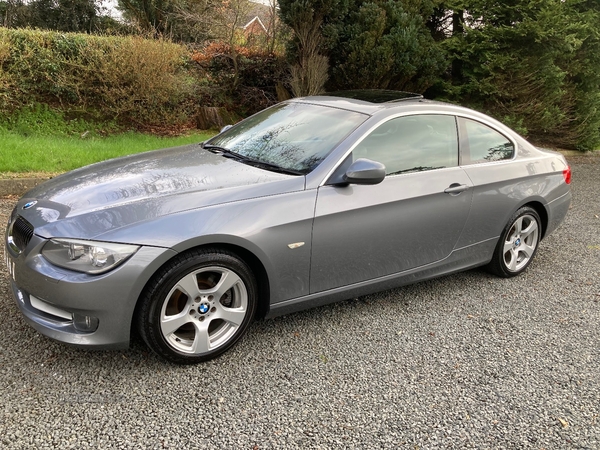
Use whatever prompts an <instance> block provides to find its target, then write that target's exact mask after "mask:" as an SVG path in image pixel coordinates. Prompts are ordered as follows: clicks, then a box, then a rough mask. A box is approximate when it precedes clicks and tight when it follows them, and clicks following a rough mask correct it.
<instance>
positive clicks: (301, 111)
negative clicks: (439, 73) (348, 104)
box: [206, 102, 367, 174]
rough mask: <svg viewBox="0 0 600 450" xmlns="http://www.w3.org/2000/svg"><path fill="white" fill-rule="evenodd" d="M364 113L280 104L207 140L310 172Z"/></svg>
mask: <svg viewBox="0 0 600 450" xmlns="http://www.w3.org/2000/svg"><path fill="white" fill-rule="evenodd" d="M366 119H367V116H366V115H365V114H361V113H357V112H353V111H346V110H343V109H337V108H330V107H327V106H319V105H311V104H304V103H293V102H292V103H281V104H279V105H275V106H273V107H272V108H269V109H266V110H264V111H261V112H260V113H258V114H256V115H254V116H252V117H249V118H248V119H246V120H244V121H242V122H240V123H239V124H238V125H236V126H234V127H233V128H230V129H229V130H227V131H225V132H223V133H221V134H219V135H217V136H215V137H214V138H212V139H211V140H210V141H208V142H207V143H206V145H207V146H210V145H214V146H219V147H223V148H226V149H228V150H231V151H232V152H235V153H238V154H240V155H242V156H245V157H249V158H252V159H253V160H256V161H262V162H265V163H268V164H272V165H276V166H279V167H281V168H284V169H288V170H292V171H296V172H300V173H302V174H306V173H309V172H310V171H311V170H313V169H314V168H315V167H317V166H318V165H319V163H320V162H321V161H323V160H324V159H325V157H327V155H328V154H329V153H330V152H331V151H332V150H333V149H334V148H335V147H336V146H337V145H338V144H339V143H340V142H341V141H342V139H344V138H345V137H346V136H347V135H348V134H349V133H350V132H351V131H353V130H354V129H355V128H356V127H358V126H359V125H360V124H361V123H362V122H364V121H365V120H366Z"/></svg>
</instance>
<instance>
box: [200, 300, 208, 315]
mask: <svg viewBox="0 0 600 450" xmlns="http://www.w3.org/2000/svg"><path fill="white" fill-rule="evenodd" d="M209 310H210V305H209V304H208V303H206V302H202V303H200V306H199V307H198V311H199V312H200V314H206V313H207V312H208V311H209Z"/></svg>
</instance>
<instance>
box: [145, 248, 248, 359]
mask: <svg viewBox="0 0 600 450" xmlns="http://www.w3.org/2000/svg"><path fill="white" fill-rule="evenodd" d="M210 266H218V267H223V268H226V269H228V270H232V271H233V272H235V273H236V274H237V275H238V276H239V277H240V279H241V280H242V281H243V282H244V284H245V287H246V291H247V295H248V307H247V311H246V316H245V317H244V320H243V322H242V324H241V325H240V326H239V328H238V329H237V330H236V332H235V334H234V335H233V336H232V337H231V338H230V339H229V341H227V342H226V343H225V344H223V345H221V346H220V347H218V348H216V349H214V350H212V351H209V352H207V353H203V354H200V355H190V354H187V353H183V352H181V351H179V350H177V349H175V348H173V347H172V346H171V345H170V344H169V343H168V342H167V341H166V339H165V337H164V336H163V333H162V331H161V328H160V314H161V310H162V306H163V304H164V302H165V301H166V298H167V295H168V294H169V292H170V291H171V289H172V288H173V286H174V285H175V283H177V282H178V281H179V280H180V279H181V278H182V277H184V276H185V275H187V274H189V273H191V272H193V271H195V270H198V269H202V268H203V267H210ZM256 306H257V288H256V281H255V278H254V275H253V274H252V272H251V270H250V268H249V267H248V266H247V265H246V264H245V263H244V262H243V261H242V260H240V259H239V258H238V257H237V256H235V255H233V254H231V253H228V252H222V251H192V252H188V253H186V254H183V255H180V256H178V257H176V258H175V260H173V261H172V262H171V263H169V264H168V265H167V266H165V267H164V268H163V269H161V271H159V272H158V273H157V275H156V276H155V279H154V280H153V282H152V283H151V284H150V286H149V289H148V290H147V292H146V294H145V295H144V298H143V299H142V306H141V308H140V311H139V314H138V329H139V331H140V335H141V336H142V338H143V339H144V341H145V342H146V344H147V345H148V347H150V349H152V350H153V351H154V352H155V353H156V354H158V355H159V356H161V357H163V358H165V359H167V360H168V361H171V362H174V363H177V364H194V363H198V362H202V361H208V360H211V359H213V358H216V357H217V356H219V355H221V354H223V353H224V352H226V351H227V350H229V349H230V348H231V347H233V346H234V345H235V344H236V343H237V342H238V341H239V340H240V338H241V337H242V336H243V335H244V334H245V332H246V330H247V329H248V327H249V325H250V323H251V322H252V319H253V318H254V314H255V312H256Z"/></svg>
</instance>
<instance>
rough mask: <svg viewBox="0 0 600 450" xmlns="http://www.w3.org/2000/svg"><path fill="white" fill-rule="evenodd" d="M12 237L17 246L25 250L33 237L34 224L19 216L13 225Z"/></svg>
mask: <svg viewBox="0 0 600 450" xmlns="http://www.w3.org/2000/svg"><path fill="white" fill-rule="evenodd" d="M11 237H12V240H13V242H14V244H15V245H16V246H17V248H18V249H19V250H20V251H23V250H25V247H27V244H29V241H31V238H32V237H33V226H32V225H31V224H30V223H29V222H27V221H26V220H25V219H23V218H22V217H21V216H19V217H17V220H15V223H14V224H13V226H12V230H11Z"/></svg>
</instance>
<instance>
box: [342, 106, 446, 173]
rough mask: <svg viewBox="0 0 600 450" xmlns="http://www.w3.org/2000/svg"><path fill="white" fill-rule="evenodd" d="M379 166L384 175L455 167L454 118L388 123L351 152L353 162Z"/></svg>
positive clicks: (409, 118)
mask: <svg viewBox="0 0 600 450" xmlns="http://www.w3.org/2000/svg"><path fill="white" fill-rule="evenodd" d="M358 158H368V159H372V160H374V161H378V162H380V163H383V164H384V165H385V168H386V173H387V174H388V175H394V174H400V173H407V172H418V171H422V170H432V169H440V168H443V167H453V166H456V165H458V137H457V130H456V120H455V118H454V116H442V115H419V116H407V117H399V118H397V119H392V120H389V121H388V122H386V123H384V124H382V125H381V126H379V127H378V128H376V129H375V130H374V131H373V132H371V134H369V136H367V137H366V138H365V139H364V140H363V141H362V142H361V143H360V144H359V145H358V146H357V147H356V148H355V149H354V151H353V159H354V160H356V159H358Z"/></svg>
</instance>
